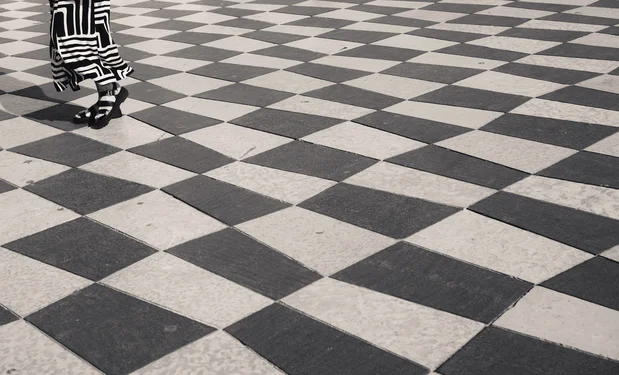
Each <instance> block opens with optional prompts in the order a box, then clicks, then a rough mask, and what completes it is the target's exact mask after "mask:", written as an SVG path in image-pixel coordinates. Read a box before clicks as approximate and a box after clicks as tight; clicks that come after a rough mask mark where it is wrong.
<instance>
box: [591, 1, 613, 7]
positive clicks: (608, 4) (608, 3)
mask: <svg viewBox="0 0 619 375" xmlns="http://www.w3.org/2000/svg"><path fill="white" fill-rule="evenodd" d="M589 6H591V7H600V8H619V3H617V2H616V1H615V0H599V1H596V2H595V3H593V4H590V5H589Z"/></svg>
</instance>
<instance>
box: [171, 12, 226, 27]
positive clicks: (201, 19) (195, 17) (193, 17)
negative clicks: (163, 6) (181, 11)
mask: <svg viewBox="0 0 619 375" xmlns="http://www.w3.org/2000/svg"><path fill="white" fill-rule="evenodd" d="M234 18H235V17H232V16H226V15H224V14H218V13H210V12H199V13H193V14H190V15H187V16H183V17H179V18H176V20H178V21H187V22H197V23H205V24H207V23H208V24H212V23H219V22H224V21H229V20H233V19H234Z"/></svg>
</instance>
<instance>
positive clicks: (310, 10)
mask: <svg viewBox="0 0 619 375" xmlns="http://www.w3.org/2000/svg"><path fill="white" fill-rule="evenodd" d="M332 10H334V9H333V8H324V7H304V6H296V5H292V6H288V7H285V8H280V9H278V10H277V13H286V14H296V15H299V16H315V15H318V14H322V13H327V12H330V11H332Z"/></svg>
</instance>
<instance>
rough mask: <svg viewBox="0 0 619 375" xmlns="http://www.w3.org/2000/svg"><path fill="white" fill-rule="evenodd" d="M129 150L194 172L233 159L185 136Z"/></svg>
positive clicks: (212, 167)
mask: <svg viewBox="0 0 619 375" xmlns="http://www.w3.org/2000/svg"><path fill="white" fill-rule="evenodd" d="M129 151H131V152H134V153H136V154H138V155H142V156H146V157H147V158H151V159H155V160H158V161H161V162H163V163H166V164H170V165H173V166H175V167H179V168H183V169H186V170H188V171H192V172H195V173H204V172H207V171H210V170H211V169H216V168H219V167H222V166H224V165H226V164H230V163H232V162H233V161H234V159H232V158H229V157H227V156H225V155H222V154H220V153H219V152H217V151H214V150H211V149H210V148H207V147H204V146H201V145H199V144H197V143H193V142H191V141H189V140H187V139H185V138H181V137H172V138H166V139H162V140H160V141H157V142H153V143H148V144H145V145H142V146H138V147H134V148H132V149H130V150H129Z"/></svg>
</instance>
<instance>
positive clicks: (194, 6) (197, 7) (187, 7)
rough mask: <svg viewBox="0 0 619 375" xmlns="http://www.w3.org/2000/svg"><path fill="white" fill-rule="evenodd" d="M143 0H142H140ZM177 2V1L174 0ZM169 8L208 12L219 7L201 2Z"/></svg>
mask: <svg viewBox="0 0 619 375" xmlns="http://www.w3.org/2000/svg"><path fill="white" fill-rule="evenodd" d="M140 1H141V0H140ZM174 2H176V1H174ZM166 9H169V10H187V11H190V12H207V11H209V10H215V9H217V7H214V6H210V5H200V4H179V5H174V6H171V7H167V8H166Z"/></svg>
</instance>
